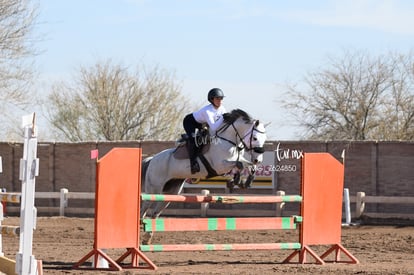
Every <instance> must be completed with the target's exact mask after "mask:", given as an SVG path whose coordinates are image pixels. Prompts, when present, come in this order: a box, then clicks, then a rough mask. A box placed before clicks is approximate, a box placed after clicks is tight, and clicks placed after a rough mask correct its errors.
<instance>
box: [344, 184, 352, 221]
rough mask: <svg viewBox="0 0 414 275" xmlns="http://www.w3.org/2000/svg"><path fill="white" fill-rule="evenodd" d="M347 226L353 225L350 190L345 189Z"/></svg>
mask: <svg viewBox="0 0 414 275" xmlns="http://www.w3.org/2000/svg"><path fill="white" fill-rule="evenodd" d="M344 208H345V224H346V225H350V224H351V205H350V201H349V189H348V188H344Z"/></svg>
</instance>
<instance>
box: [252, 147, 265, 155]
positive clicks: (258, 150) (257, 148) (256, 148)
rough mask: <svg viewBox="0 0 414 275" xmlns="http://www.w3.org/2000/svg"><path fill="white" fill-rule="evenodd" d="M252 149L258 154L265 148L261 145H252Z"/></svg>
mask: <svg viewBox="0 0 414 275" xmlns="http://www.w3.org/2000/svg"><path fill="white" fill-rule="evenodd" d="M252 149H253V151H254V152H255V153H258V154H263V153H264V152H265V149H264V148H263V147H253V148H252Z"/></svg>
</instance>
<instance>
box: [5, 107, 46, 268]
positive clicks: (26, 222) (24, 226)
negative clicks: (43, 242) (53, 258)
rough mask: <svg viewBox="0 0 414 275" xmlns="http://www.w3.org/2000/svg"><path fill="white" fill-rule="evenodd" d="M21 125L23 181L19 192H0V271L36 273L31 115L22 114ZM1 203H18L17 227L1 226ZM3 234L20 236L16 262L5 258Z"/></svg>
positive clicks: (34, 142)
mask: <svg viewBox="0 0 414 275" xmlns="http://www.w3.org/2000/svg"><path fill="white" fill-rule="evenodd" d="M23 128H24V145H23V158H22V159H21V160H20V177H19V178H20V180H21V181H22V190H21V193H7V192H0V202H1V203H0V272H3V273H6V274H24V275H36V274H38V275H39V274H42V262H41V261H39V260H36V259H35V257H34V256H33V255H32V250H33V230H34V229H35V227H36V226H35V224H36V216H37V215H36V208H35V206H34V196H35V177H36V176H38V174H39V159H38V158H37V156H36V155H37V137H36V131H35V115H34V114H31V115H29V116H24V117H23ZM0 163H1V158H0ZM0 166H1V165H0ZM0 170H1V169H0ZM3 203H16V204H20V226H9V225H1V222H2V221H3V219H4V217H3ZM2 234H7V235H19V251H18V253H17V254H16V261H14V260H12V259H9V258H6V257H4V253H3V250H2Z"/></svg>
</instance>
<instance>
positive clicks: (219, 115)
mask: <svg viewBox="0 0 414 275" xmlns="http://www.w3.org/2000/svg"><path fill="white" fill-rule="evenodd" d="M223 98H224V93H223V91H222V90H221V89H219V88H213V89H211V90H210V91H209V92H208V95H207V99H208V101H209V102H210V104H208V105H206V106H204V107H203V108H201V109H200V110H198V111H196V112H194V113H191V114H188V115H187V116H185V118H184V120H183V125H184V129H185V132H186V133H187V136H188V141H187V150H188V154H189V156H190V164H191V174H195V173H197V172H200V165H199V164H198V162H197V160H196V158H197V155H198V147H197V145H196V141H195V139H196V137H195V131H196V129H201V128H202V124H203V123H207V124H208V126H209V129H210V133H214V132H215V131H216V130H217V129H218V127H220V125H221V123H222V122H223V114H224V113H225V112H226V109H225V108H224V106H222V105H221V102H222V100H223Z"/></svg>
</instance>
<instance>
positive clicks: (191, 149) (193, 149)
mask: <svg viewBox="0 0 414 275" xmlns="http://www.w3.org/2000/svg"><path fill="white" fill-rule="evenodd" d="M187 150H188V155H189V157H190V165H191V174H195V173H197V172H200V165H199V164H198V162H197V155H198V148H197V146H196V144H195V142H194V139H192V138H190V139H189V140H188V141H187Z"/></svg>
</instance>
